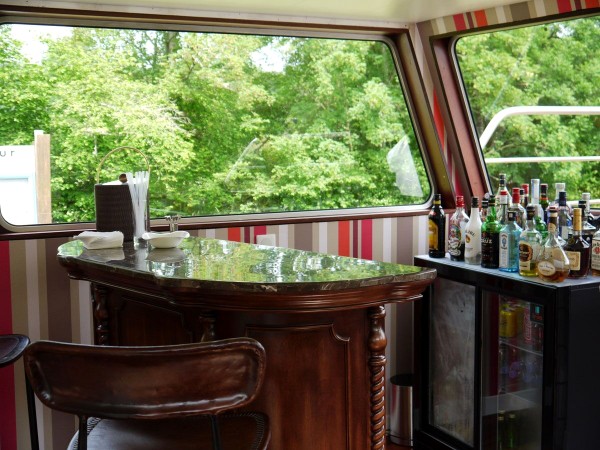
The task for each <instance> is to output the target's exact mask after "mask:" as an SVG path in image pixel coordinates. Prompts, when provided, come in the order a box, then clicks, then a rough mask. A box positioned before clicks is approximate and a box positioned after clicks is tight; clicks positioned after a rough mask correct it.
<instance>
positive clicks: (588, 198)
mask: <svg viewBox="0 0 600 450" xmlns="http://www.w3.org/2000/svg"><path fill="white" fill-rule="evenodd" d="M581 200H583V201H585V210H584V212H583V220H585V221H587V222H588V224H590V225H591V226H593V227H594V229H597V227H596V226H595V222H596V218H595V217H594V215H593V214H592V205H591V202H592V194H590V193H589V192H584V193H583V194H581ZM584 231H585V226H584Z"/></svg>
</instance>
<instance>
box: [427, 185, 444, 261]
mask: <svg viewBox="0 0 600 450" xmlns="http://www.w3.org/2000/svg"><path fill="white" fill-rule="evenodd" d="M445 236H446V215H445V214H444V210H443V209H442V195H441V194H434V196H433V207H432V208H431V211H430V212H429V256H430V257H431V258H443V257H445V256H446V239H445Z"/></svg>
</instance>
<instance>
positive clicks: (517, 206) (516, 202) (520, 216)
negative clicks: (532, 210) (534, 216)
mask: <svg viewBox="0 0 600 450" xmlns="http://www.w3.org/2000/svg"><path fill="white" fill-rule="evenodd" d="M510 209H514V210H515V211H516V213H517V214H516V216H515V217H516V219H515V222H516V223H517V225H519V226H520V227H521V228H523V227H524V226H525V221H526V220H527V212H526V211H525V208H524V207H523V205H521V194H520V193H519V188H513V189H512V203H511V205H510Z"/></svg>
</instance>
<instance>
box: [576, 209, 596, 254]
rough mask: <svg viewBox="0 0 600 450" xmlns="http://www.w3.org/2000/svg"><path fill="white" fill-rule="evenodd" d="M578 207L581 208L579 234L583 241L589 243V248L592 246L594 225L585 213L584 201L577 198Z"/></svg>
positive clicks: (594, 231)
mask: <svg viewBox="0 0 600 450" xmlns="http://www.w3.org/2000/svg"><path fill="white" fill-rule="evenodd" d="M578 206H579V208H581V211H582V214H581V235H582V236H583V238H584V239H585V242H587V243H588V244H590V249H591V248H592V239H593V238H594V233H596V227H595V226H594V225H592V224H591V223H590V222H589V219H588V215H587V214H586V208H587V206H586V202H585V200H584V199H581V200H579V202H578Z"/></svg>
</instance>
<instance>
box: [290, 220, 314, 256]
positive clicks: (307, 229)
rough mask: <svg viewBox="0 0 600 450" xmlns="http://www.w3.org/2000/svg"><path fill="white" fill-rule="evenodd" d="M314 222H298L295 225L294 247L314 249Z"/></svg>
mask: <svg viewBox="0 0 600 450" xmlns="http://www.w3.org/2000/svg"><path fill="white" fill-rule="evenodd" d="M312 227H313V224H312V223H297V224H295V225H294V248H296V249H298V250H308V251H312V239H313V230H312Z"/></svg>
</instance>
